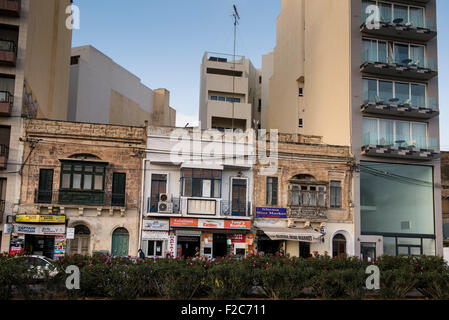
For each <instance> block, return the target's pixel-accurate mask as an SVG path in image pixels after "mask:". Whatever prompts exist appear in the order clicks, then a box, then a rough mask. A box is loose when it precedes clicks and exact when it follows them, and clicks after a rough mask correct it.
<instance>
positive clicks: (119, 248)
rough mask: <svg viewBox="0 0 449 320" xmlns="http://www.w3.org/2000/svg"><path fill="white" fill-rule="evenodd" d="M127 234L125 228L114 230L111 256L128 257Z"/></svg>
mask: <svg viewBox="0 0 449 320" xmlns="http://www.w3.org/2000/svg"><path fill="white" fill-rule="evenodd" d="M128 249H129V233H128V230H126V229H125V228H118V229H115V231H114V233H113V234H112V255H114V256H128Z"/></svg>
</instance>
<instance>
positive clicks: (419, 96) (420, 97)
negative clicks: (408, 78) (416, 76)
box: [411, 84, 436, 109]
mask: <svg viewBox="0 0 449 320" xmlns="http://www.w3.org/2000/svg"><path fill="white" fill-rule="evenodd" d="M411 94H412V97H411V103H412V106H416V107H421V108H424V107H426V86H425V85H422V84H412V85H411ZM428 108H431V109H433V107H432V106H428ZM435 109H436V106H435Z"/></svg>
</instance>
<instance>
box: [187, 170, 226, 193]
mask: <svg viewBox="0 0 449 320" xmlns="http://www.w3.org/2000/svg"><path fill="white" fill-rule="evenodd" d="M181 180H182V195H183V196H184V197H202V198H220V197H221V171H220V170H209V169H190V168H184V169H182V178H181Z"/></svg>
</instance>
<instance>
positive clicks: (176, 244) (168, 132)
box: [140, 126, 255, 257]
mask: <svg viewBox="0 0 449 320" xmlns="http://www.w3.org/2000/svg"><path fill="white" fill-rule="evenodd" d="M147 134H148V139H147V154H146V159H145V160H144V161H145V163H144V177H143V181H144V183H143V197H142V199H143V203H142V204H141V208H142V214H141V218H142V223H141V226H142V228H141V235H140V245H141V248H142V249H143V251H144V252H145V254H146V255H147V256H150V257H161V256H165V255H166V254H167V252H168V253H170V254H171V255H172V256H194V255H195V253H196V250H198V251H200V254H201V255H205V256H209V257H217V256H224V255H228V254H240V255H245V254H247V253H248V252H249V251H251V250H253V239H254V235H253V234H251V232H250V229H251V217H252V212H251V196H252V190H253V169H252V161H253V159H254V154H255V149H254V143H253V142H254V139H253V137H252V136H245V135H243V134H242V135H238V134H237V133H235V134H233V133H228V135H226V136H225V134H224V133H222V132H219V131H218V130H207V131H204V130H200V129H174V128H167V127H153V126H149V127H148V130H147ZM236 154H237V155H238V156H235V155H236Z"/></svg>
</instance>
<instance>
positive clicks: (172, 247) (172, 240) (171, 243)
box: [168, 234, 177, 258]
mask: <svg viewBox="0 0 449 320" xmlns="http://www.w3.org/2000/svg"><path fill="white" fill-rule="evenodd" d="M176 251H177V250H176V236H175V235H174V234H171V235H170V236H169V237H168V252H169V253H170V255H171V256H172V258H176Z"/></svg>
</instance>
